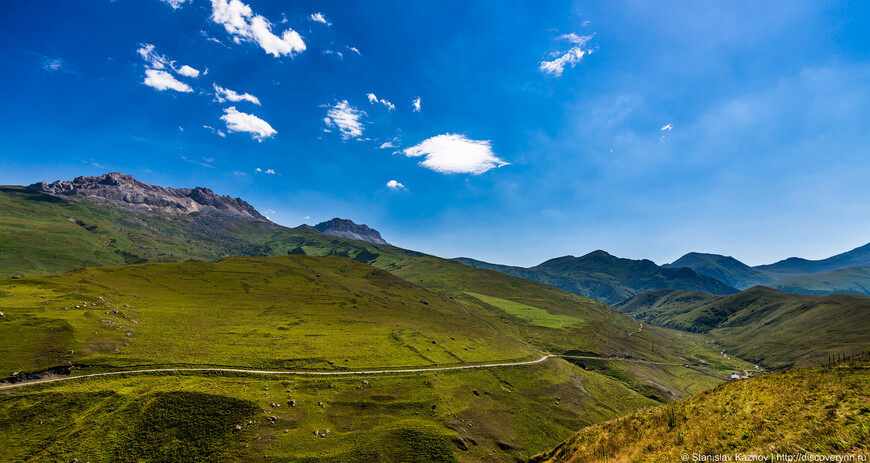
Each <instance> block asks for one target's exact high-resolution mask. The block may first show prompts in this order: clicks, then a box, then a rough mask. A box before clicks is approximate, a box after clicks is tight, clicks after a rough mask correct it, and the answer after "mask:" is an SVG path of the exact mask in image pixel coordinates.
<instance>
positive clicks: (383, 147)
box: [378, 141, 396, 150]
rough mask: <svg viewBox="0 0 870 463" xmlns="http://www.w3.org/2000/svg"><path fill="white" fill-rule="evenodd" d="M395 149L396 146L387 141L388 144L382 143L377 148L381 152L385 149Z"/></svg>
mask: <svg viewBox="0 0 870 463" xmlns="http://www.w3.org/2000/svg"><path fill="white" fill-rule="evenodd" d="M395 147H396V145H394V144H393V142H391V141H388V142H384V143H383V144H382V145H381V146H379V147H378V149H382V150H383V149H387V148H395Z"/></svg>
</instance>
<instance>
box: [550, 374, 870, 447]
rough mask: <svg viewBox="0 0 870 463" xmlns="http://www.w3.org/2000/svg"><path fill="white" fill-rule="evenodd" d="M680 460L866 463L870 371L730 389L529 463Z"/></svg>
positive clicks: (586, 436) (614, 425) (603, 428)
mask: <svg viewBox="0 0 870 463" xmlns="http://www.w3.org/2000/svg"><path fill="white" fill-rule="evenodd" d="M684 453H688V454H689V458H692V455H693V454H695V455H700V456H708V458H712V457H713V456H715V455H730V456H731V457H732V458H733V457H734V455H735V454H737V453H741V454H744V455H765V456H768V457H769V456H770V455H771V454H774V455H776V454H788V455H807V454H817V455H819V454H820V455H826V456H827V455H864V456H868V453H870V369H868V367H867V366H866V365H865V366H860V367H843V368H835V369H833V370H822V369H816V370H791V371H787V372H781V373H774V374H769V375H762V376H759V377H755V378H752V379H749V380H740V381H732V382H730V383H727V384H723V385H721V386H719V387H717V388H715V389H714V390H712V391H709V392H702V393H700V394H698V395H696V396H694V397H691V398H689V399H685V400H681V401H679V402H674V403H671V404H668V405H663V406H658V407H655V408H650V409H645V410H642V411H639V412H636V413H634V414H631V415H629V416H626V417H622V418H618V419H616V420H613V421H609V422H607V423H603V424H600V425H595V426H591V427H588V428H585V429H583V430H582V431H580V432H578V433H577V434H575V435H574V437H572V438H570V439H568V441H566V442H565V443H564V444H562V445H560V446H559V447H557V448H556V449H555V450H553V451H551V452H549V453H547V454H543V455H540V456H538V457H536V458H535V459H533V461H535V462H545V461H546V462H578V463H579V462H603V461H608V462H646V461H648V462H654V461H656V462H658V461H681V455H682V454H684ZM691 461H723V460H713V459H707V460H691ZM732 461H734V460H732ZM747 461H748V460H747ZM767 461H769V460H767ZM782 461H786V460H782ZM793 461H802V460H793ZM820 461H821V460H820Z"/></svg>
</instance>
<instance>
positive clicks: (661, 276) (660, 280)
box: [456, 251, 737, 304]
mask: <svg viewBox="0 0 870 463" xmlns="http://www.w3.org/2000/svg"><path fill="white" fill-rule="evenodd" d="M456 260H457V261H459V262H462V263H464V264H466V265H470V266H472V267H477V268H488V269H491V270H496V271H499V272H502V273H506V274H508V275H513V276H516V277H520V278H528V279H531V280H535V281H540V282H543V283H546V284H549V285H552V286H555V287H557V288H560V289H563V290H565V291H568V292H571V293H574V294H579V295H582V296H585V297H589V298H591V299H595V300H598V301H601V302H604V303H606V304H617V303H619V302H622V301H624V300H626V299H628V298H630V297H631V296H633V295H635V294H637V293H639V292H643V291H647V290H653V289H684V290H690V291H705V292H708V293H713V294H733V293H736V292H737V290H736V289H734V288H732V287H730V286H728V285H726V284H724V283H722V282H721V281H718V280H716V279H713V278H710V277H707V276H703V275H699V274H698V273H696V272H695V271H694V270H692V269H689V268H685V267H683V268H662V267H659V266H657V265H656V264H655V263H653V262H652V261H649V260H632V259H621V258H618V257H614V256H612V255H610V254H608V253H606V252H604V251H594V252H591V253H589V254H587V255H585V256H582V257H573V256H565V257H559V258H556V259H551V260H548V261H546V262H543V263H541V264H539V265H537V266H535V267H531V268H522V267H509V266H502V265H496V264H489V263H486V262H481V261H476V260H474V259H468V258H459V259H456Z"/></svg>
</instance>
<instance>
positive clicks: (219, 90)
mask: <svg viewBox="0 0 870 463" xmlns="http://www.w3.org/2000/svg"><path fill="white" fill-rule="evenodd" d="M212 85H213V86H214V91H215V97H216V98H217V100H218V101H219V102H221V103H223V102H225V101H232V102H233V103H237V102H239V101H250V102H251V103H254V104H255V105H257V106H260V99H259V98H257V97H255V96H254V95H251V94H250V93H243V94H241V95H239V94H238V93H236V92H235V91H233V90H230V89H228V88H223V87H221V86H220V85H218V84H212Z"/></svg>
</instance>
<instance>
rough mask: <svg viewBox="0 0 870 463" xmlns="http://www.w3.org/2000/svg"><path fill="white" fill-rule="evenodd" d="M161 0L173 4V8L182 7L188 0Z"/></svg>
mask: <svg viewBox="0 0 870 463" xmlns="http://www.w3.org/2000/svg"><path fill="white" fill-rule="evenodd" d="M160 1H162V2H163V3H166V4H168V5H169V6H171V7H172V9H173V10H177V9H179V8H181V5H182V4H184V2H185V1H187V0H160Z"/></svg>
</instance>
